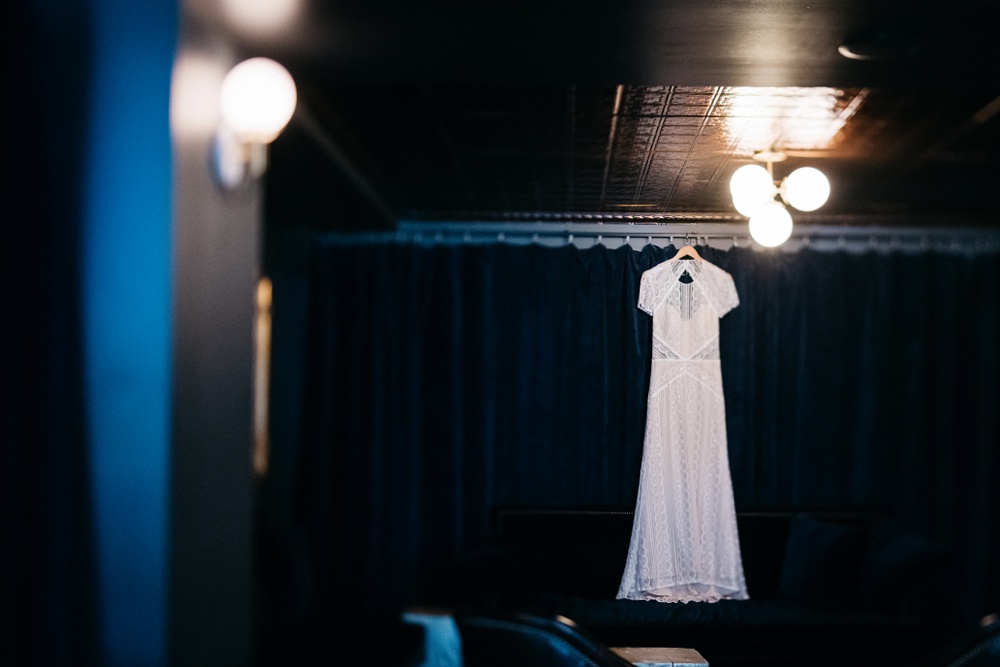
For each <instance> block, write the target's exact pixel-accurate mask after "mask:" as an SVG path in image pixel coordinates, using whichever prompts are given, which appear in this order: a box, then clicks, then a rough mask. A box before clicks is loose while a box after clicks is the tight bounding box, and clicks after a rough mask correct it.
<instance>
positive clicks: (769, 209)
mask: <svg viewBox="0 0 1000 667" xmlns="http://www.w3.org/2000/svg"><path fill="white" fill-rule="evenodd" d="M791 235H792V216H791V215H789V213H788V209H786V208H785V206H784V204H782V203H781V202H776V201H773V202H770V203H768V204H764V205H763V206H761V207H760V208H759V209H757V211H756V212H755V213H754V215H753V216H752V217H751V218H750V236H752V237H753V239H754V240H755V241H756V242H757V243H759V244H761V245H762V246H767V247H768V248H773V247H774V246H779V245H781V244H782V243H784V242H785V241H787V240H788V238H789V237H790V236H791Z"/></svg>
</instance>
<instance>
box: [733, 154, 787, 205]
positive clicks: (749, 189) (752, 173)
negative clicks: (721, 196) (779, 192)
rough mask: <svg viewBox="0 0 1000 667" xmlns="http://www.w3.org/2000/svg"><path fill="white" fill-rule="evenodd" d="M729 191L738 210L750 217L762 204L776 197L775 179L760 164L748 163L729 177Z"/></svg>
mask: <svg viewBox="0 0 1000 667" xmlns="http://www.w3.org/2000/svg"><path fill="white" fill-rule="evenodd" d="M729 192H730V194H731V195H732V196H733V205H734V206H735V207H736V210H737V211H739V212H740V213H742V214H743V215H745V216H747V217H749V216H751V215H753V213H754V211H755V210H756V209H757V208H759V207H760V206H762V205H764V204H766V203H767V202H769V201H772V200H773V199H774V195H775V192H776V190H775V187H774V179H773V178H772V176H771V174H770V172H768V170H767V169H765V168H764V167H762V166H760V165H759V164H746V165H743V166H742V167H740V168H739V169H737V170H736V171H735V172H734V173H733V176H732V178H731V179H729Z"/></svg>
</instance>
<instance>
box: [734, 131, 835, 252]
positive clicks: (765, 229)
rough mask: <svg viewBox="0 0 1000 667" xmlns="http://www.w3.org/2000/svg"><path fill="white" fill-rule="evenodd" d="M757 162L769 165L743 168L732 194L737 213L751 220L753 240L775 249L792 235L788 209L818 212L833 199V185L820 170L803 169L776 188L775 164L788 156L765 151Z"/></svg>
mask: <svg viewBox="0 0 1000 667" xmlns="http://www.w3.org/2000/svg"><path fill="white" fill-rule="evenodd" d="M754 159H755V160H757V161H758V162H766V163H767V168H766V169H765V168H764V167H762V166H760V165H758V164H748V165H744V166H742V167H740V168H739V169H737V170H736V171H735V172H734V173H733V176H732V178H731V179H730V181H729V191H730V194H731V195H732V197H733V206H734V207H735V208H736V210H737V211H739V212H740V214H742V215H745V216H747V217H748V218H750V236H752V237H753V239H754V240H755V241H757V242H758V243H759V244H761V245H762V246H766V247H775V246H778V245H781V244H782V243H784V242H785V241H787V240H788V239H789V238H790V237H791V234H792V217H791V215H790V214H789V213H788V209H787V208H786V206H785V205H786V204H787V205H788V206H792V207H793V208H795V209H797V210H800V211H815V210H816V209H818V208H819V207H820V206H822V205H823V204H825V203H826V200H827V199H828V198H829V196H830V181H829V180H827V178H826V176H824V175H823V172H821V171H820V170H818V169H815V168H813V167H801V168H799V169H796V170H795V171H793V172H792V173H791V174H789V175H788V177H787V178H785V180H784V181H782V182H781V183H780V184H777V185H776V184H775V181H774V169H773V167H772V163H773V162H782V161H784V160H785V159H786V156H785V154H784V153H782V152H780V151H775V150H769V151H761V152H758V153H756V154H755V155H754ZM776 196H777V197H778V199H780V200H781V201H778V199H776Z"/></svg>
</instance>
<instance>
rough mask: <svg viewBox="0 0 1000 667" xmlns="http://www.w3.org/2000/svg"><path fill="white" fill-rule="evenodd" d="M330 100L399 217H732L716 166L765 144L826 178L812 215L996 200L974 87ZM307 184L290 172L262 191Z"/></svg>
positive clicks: (988, 129) (360, 160) (991, 148)
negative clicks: (821, 203)
mask: <svg viewBox="0 0 1000 667" xmlns="http://www.w3.org/2000/svg"><path fill="white" fill-rule="evenodd" d="M336 99H337V100H338V102H337V107H336V116H335V120H334V114H333V112H332V111H329V112H328V113H330V117H329V118H327V119H326V122H325V124H326V125H328V126H330V127H340V128H345V129H344V130H342V132H343V134H342V135H340V136H339V137H338V139H337V142H338V144H339V145H340V146H342V149H343V150H344V151H345V152H349V153H350V154H351V156H352V157H351V163H352V164H354V165H356V167H357V169H358V170H359V171H362V172H363V173H364V174H366V176H365V178H366V179H367V180H368V181H369V183H370V185H371V188H372V191H373V192H376V193H378V194H377V196H378V197H379V198H381V199H382V200H383V201H382V206H383V207H384V208H386V209H388V210H391V211H392V212H393V213H394V215H395V216H396V217H398V218H404V219H413V220H477V219H523V218H542V219H544V218H545V217H550V218H551V217H553V216H561V217H564V218H573V217H583V216H586V215H588V214H598V213H600V214H609V215H613V216H617V217H622V218H623V219H624V218H625V216H628V217H631V218H636V217H637V216H643V215H646V216H654V217H656V216H658V217H663V216H664V215H667V216H670V217H675V218H681V219H683V218H690V219H698V218H699V216H700V217H715V218H725V217H727V216H728V217H738V214H737V213H736V211H735V209H734V208H733V206H732V203H731V199H730V196H729V189H728V183H729V177H730V176H731V174H732V173H733V171H735V170H736V169H737V168H738V167H739V166H741V165H743V164H747V163H750V162H752V161H753V155H754V153H755V152H757V151H762V150H765V149H778V150H781V151H783V152H784V153H785V154H786V155H787V160H786V161H784V162H779V163H774V164H773V165H772V168H773V170H774V174H775V177H776V179H780V178H782V177H783V176H784V175H786V174H787V173H789V172H790V171H791V170H792V169H794V168H796V167H798V166H804V165H812V166H817V167H819V168H821V169H823V170H824V171H825V172H826V173H827V174H828V176H829V177H830V179H831V181H832V183H833V193H832V195H831V199H830V201H829V202H828V203H827V205H826V206H825V207H824V208H823V209H822V210H821V212H817V213H816V214H813V215H812V218H813V219H831V218H832V217H833V216H836V215H840V216H850V217H849V219H850V220H851V221H854V222H857V221H858V219H859V218H860V217H861V216H869V217H871V216H878V218H879V220H880V221H881V222H884V221H885V220H886V219H887V216H888V217H891V216H895V217H899V216H905V215H906V214H909V215H910V216H911V219H905V218H904V219H901V220H899V222H901V223H909V222H912V221H913V218H912V216H919V217H927V216H928V215H933V216H936V217H937V221H938V222H939V223H940V218H941V216H945V215H947V216H951V217H955V216H958V215H961V216H962V219H963V220H965V221H969V220H972V219H976V220H978V219H979V218H981V217H983V216H985V215H986V214H987V213H988V212H989V211H990V210H991V208H992V207H995V205H996V202H995V201H994V199H993V195H994V193H995V191H996V190H995V184H996V180H995V178H996V157H997V152H996V151H997V147H998V144H997V141H996V138H997V132H996V121H994V120H992V118H990V120H988V121H986V122H978V121H977V118H979V117H983V118H985V117H987V116H989V115H990V114H992V113H993V112H994V111H995V110H996V109H995V107H996V104H995V103H993V102H992V101H991V100H989V99H986V96H982V95H980V96H973V95H940V96H929V95H925V94H918V93H900V92H891V93H890V92H884V91H879V90H873V89H869V88H820V87H811V88H748V87H710V86H702V87H685V86H596V87H593V86H573V85H569V86H560V87H554V86H553V87H533V86H501V87H497V86H489V87H476V86H471V87H470V86H464V85H461V86H391V87H377V88H373V89H368V88H356V87H344V88H341V89H338V90H337V91H336ZM303 113H306V112H303ZM305 124H306V126H307V127H309V128H314V129H315V127H317V126H319V125H321V123H319V122H318V121H316V120H315V119H313V120H311V121H310V122H307V123H305ZM302 135H303V136H295V131H294V130H293V131H291V132H290V138H288V139H287V141H288V142H289V143H294V142H304V143H307V142H309V141H310V137H309V136H306V135H308V132H302ZM283 150H284V146H283V145H280V144H279V145H277V146H275V153H276V155H277V158H276V159H283V158H284V157H285V154H284V153H283V152H282V151H283ZM294 150H301V147H299V148H298V149H290V151H289V152H294ZM313 187H317V186H316V184H312V183H309V182H308V181H303V180H302V179H301V175H300V174H299V173H298V172H296V174H295V175H292V178H291V179H290V180H286V181H279V180H275V182H274V187H272V191H274V192H275V196H282V195H281V194H280V193H281V192H282V191H283V192H284V196H290V194H291V192H290V191H294V190H296V189H298V188H313ZM301 196H302V197H306V198H308V197H309V194H308V192H306V191H303V192H302V195H301ZM800 218H801V216H800Z"/></svg>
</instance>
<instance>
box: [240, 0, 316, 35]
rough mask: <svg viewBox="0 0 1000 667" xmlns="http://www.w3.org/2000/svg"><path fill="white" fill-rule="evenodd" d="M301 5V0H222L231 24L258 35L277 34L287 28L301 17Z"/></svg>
mask: <svg viewBox="0 0 1000 667" xmlns="http://www.w3.org/2000/svg"><path fill="white" fill-rule="evenodd" d="M300 5H301V0H222V8H223V11H224V12H225V14H226V18H227V19H228V20H229V22H230V23H232V24H233V25H234V26H236V27H238V28H240V29H242V30H244V31H247V32H252V33H256V34H268V33H277V32H279V31H281V30H283V29H285V28H287V27H288V26H289V24H291V22H292V20H293V19H295V18H296V17H297V16H298V15H299V12H300V10H301V7H300Z"/></svg>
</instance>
